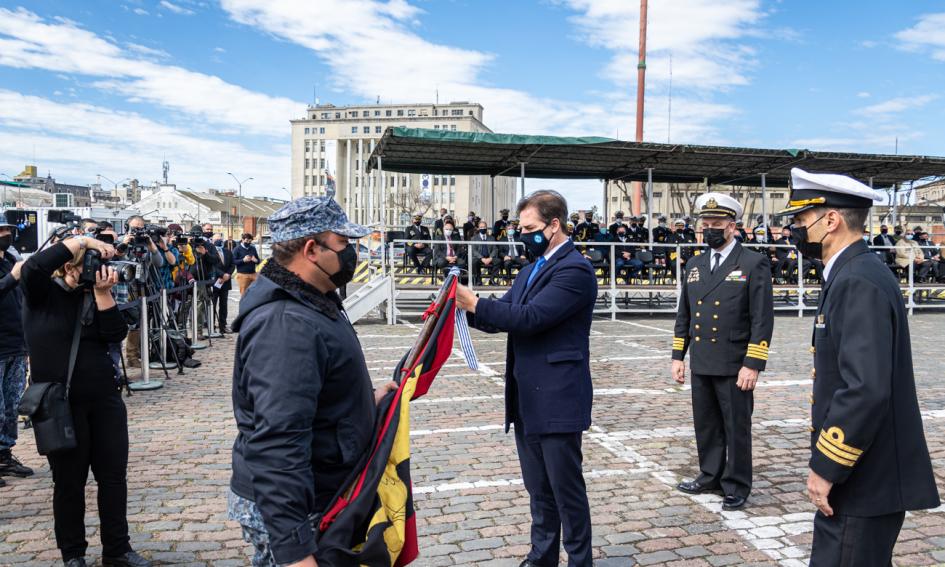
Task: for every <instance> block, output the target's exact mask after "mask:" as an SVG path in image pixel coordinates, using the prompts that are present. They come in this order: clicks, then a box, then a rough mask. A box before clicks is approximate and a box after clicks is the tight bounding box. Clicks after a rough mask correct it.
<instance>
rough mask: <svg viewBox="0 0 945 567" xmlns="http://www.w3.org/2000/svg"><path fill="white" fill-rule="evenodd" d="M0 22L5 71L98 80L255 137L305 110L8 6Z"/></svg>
mask: <svg viewBox="0 0 945 567" xmlns="http://www.w3.org/2000/svg"><path fill="white" fill-rule="evenodd" d="M0 19H2V20H3V21H4V22H5V23H6V25H5V26H4V27H3V28H2V29H0V65H5V66H8V67H15V68H33V69H45V70H47V71H53V72H60V73H70V74H77V75H84V76H90V77H97V78H98V79H97V80H96V81H95V82H94V83H93V84H94V86H96V87H98V88H101V89H104V90H106V91H108V92H110V93H114V94H119V95H122V96H126V97H128V98H129V99H130V100H132V101H135V102H144V103H147V104H152V105H159V106H162V107H165V108H168V109H171V110H175V111H179V112H184V113H187V114H190V115H194V116H196V117H198V118H199V119H200V120H201V121H205V122H210V123H215V124H222V125H225V126H227V127H230V128H238V129H242V130H245V131H248V132H250V133H254V134H265V135H270V136H279V137H285V136H286V135H287V133H288V131H289V124H288V121H289V120H290V119H292V118H295V117H297V116H300V115H301V114H302V113H303V112H304V108H305V103H302V102H297V101H293V100H290V99H287V98H284V97H272V96H269V95H265V94H262V93H259V92H255V91H252V90H249V89H247V88H244V87H241V86H238V85H234V84H231V83H227V82H226V81H223V80H222V79H220V78H219V77H216V76H213V75H206V74H203V73H197V72H194V71H190V70H187V69H184V68H182V67H178V66H173V65H162V64H158V63H155V62H153V61H149V60H146V59H143V58H140V57H136V56H134V55H133V54H132V53H129V52H128V51H125V50H122V49H121V48H120V47H119V46H118V45H116V44H115V43H113V42H109V41H106V40H105V39H103V38H101V37H99V36H97V35H95V34H94V33H92V32H90V31H88V30H85V29H82V28H80V27H78V25H76V24H74V23H72V22H68V21H64V20H60V19H56V20H55V21H54V22H50V21H46V20H44V19H42V18H40V17H39V16H37V15H36V14H34V13H32V12H29V11H27V10H23V9H18V10H15V11H14V10H7V9H3V8H0ZM145 49H147V48H145ZM138 51H139V52H140V49H139V50H138Z"/></svg>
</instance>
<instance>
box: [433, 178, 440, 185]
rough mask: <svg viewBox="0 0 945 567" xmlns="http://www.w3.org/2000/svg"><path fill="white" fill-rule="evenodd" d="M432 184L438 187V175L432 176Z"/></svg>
mask: <svg viewBox="0 0 945 567" xmlns="http://www.w3.org/2000/svg"><path fill="white" fill-rule="evenodd" d="M433 185H434V186H437V187H439V185H440V178H439V177H434V178H433Z"/></svg>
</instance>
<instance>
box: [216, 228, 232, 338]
mask: <svg viewBox="0 0 945 567" xmlns="http://www.w3.org/2000/svg"><path fill="white" fill-rule="evenodd" d="M213 244H214V246H215V247H216V249H217V253H218V254H219V256H220V258H221V260H220V265H219V266H218V267H217V272H216V275H217V280H216V281H215V282H214V284H213V307H214V309H216V310H217V324H218V325H219V326H220V333H229V332H230V331H229V327H227V318H228V315H229V310H228V303H229V298H230V290H231V289H233V271H234V270H236V264H234V262H233V248H234V244H235V243H234V242H233V241H232V240H228V241H226V242H223V241H222V240H218V241H216V242H214V243H213Z"/></svg>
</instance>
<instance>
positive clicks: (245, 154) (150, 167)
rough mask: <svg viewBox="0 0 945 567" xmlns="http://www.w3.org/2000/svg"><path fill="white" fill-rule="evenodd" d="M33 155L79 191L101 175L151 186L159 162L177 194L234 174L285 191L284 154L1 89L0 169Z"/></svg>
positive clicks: (217, 182)
mask: <svg viewBox="0 0 945 567" xmlns="http://www.w3.org/2000/svg"><path fill="white" fill-rule="evenodd" d="M24 116H29V117H30V120H23V117H24ZM34 148H35V152H36V155H37V156H46V160H45V161H44V160H43V159H42V158H40V161H41V162H40V163H38V164H37V165H39V166H40V167H41V168H42V169H51V170H52V173H53V175H54V176H58V177H59V178H60V179H64V180H69V181H71V182H74V183H79V184H82V183H89V182H90V181H91V179H90V178H91V177H92V176H93V175H94V174H95V173H99V172H100V173H104V174H105V175H108V176H109V177H111V178H112V179H121V178H123V177H136V178H139V179H141V178H142V176H143V175H146V174H145V173H143V172H148V171H150V172H154V176H153V178H152V179H156V178H157V177H158V173H159V171H160V164H161V162H162V161H163V160H164V159H165V158H166V159H167V160H168V161H170V162H171V167H172V172H173V180H174V181H175V182H176V183H178V185H179V186H180V187H194V188H198V187H209V186H213V187H220V186H228V184H229V177H228V176H227V175H226V173H225V172H226V171H232V170H233V169H234V168H235V169H237V170H239V171H241V172H247V174H248V175H252V176H253V177H255V178H256V179H257V180H260V185H262V184H265V185H268V187H267V189H270V190H271V189H276V188H278V187H282V186H284V185H286V184H287V181H288V177H289V163H288V159H289V158H288V155H289V152H288V148H287V147H280V148H276V149H274V153H269V154H267V153H261V152H256V151H252V150H249V149H247V148H246V147H245V146H243V145H241V144H238V143H233V142H226V141H218V140H210V139H204V138H199V137H195V136H193V135H192V134H190V133H188V132H186V131H183V130H181V129H178V128H174V127H170V126H167V125H165V124H161V123H158V122H155V121H153V120H150V119H148V118H144V117H142V116H140V115H138V114H136V113H131V112H120V111H115V110H111V109H108V108H103V107H100V106H94V105H90V104H83V103H59V102H56V101H52V100H49V99H45V98H41V97H36V96H29V95H24V94H22V93H18V92H14V91H10V90H2V89H0V155H3V156H4V158H5V161H6V162H7V163H5V164H4V167H18V166H21V165H22V164H24V163H31V162H32V161H33V157H32V156H33V151H34ZM152 179H147V178H145V179H141V180H142V181H144V182H147V181H151V180H152ZM270 192H271V194H273V195H276V193H275V192H274V191H270Z"/></svg>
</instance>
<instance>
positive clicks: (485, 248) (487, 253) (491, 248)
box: [470, 232, 499, 261]
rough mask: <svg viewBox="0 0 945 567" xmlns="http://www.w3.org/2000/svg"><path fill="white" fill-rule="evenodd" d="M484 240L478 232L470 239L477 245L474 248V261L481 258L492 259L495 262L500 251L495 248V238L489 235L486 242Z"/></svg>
mask: <svg viewBox="0 0 945 567" xmlns="http://www.w3.org/2000/svg"><path fill="white" fill-rule="evenodd" d="M482 238H483V237H482V235H480V234H479V233H478V232H477V233H476V234H474V235H473V237H472V238H471V239H470V240H471V241H472V242H475V245H474V246H473V247H472V259H473V261H475V260H479V259H481V258H492V259H493V260H495V259H496V258H498V256H499V251H498V250H497V249H496V247H495V238H492V237H491V236H489V235H486V237H485V240H483V239H482Z"/></svg>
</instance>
